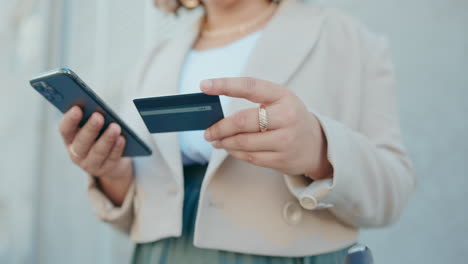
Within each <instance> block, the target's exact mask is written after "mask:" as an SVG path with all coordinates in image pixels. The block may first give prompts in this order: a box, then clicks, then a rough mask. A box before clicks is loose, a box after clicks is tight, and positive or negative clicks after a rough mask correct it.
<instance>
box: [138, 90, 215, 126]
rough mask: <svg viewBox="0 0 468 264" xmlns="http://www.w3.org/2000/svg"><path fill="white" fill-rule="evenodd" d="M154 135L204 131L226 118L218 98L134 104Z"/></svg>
mask: <svg viewBox="0 0 468 264" xmlns="http://www.w3.org/2000/svg"><path fill="white" fill-rule="evenodd" d="M133 103H134V104H135V106H136V108H137V109H138V112H139V113H140V115H141V117H142V118H143V121H144V122H145V125H146V127H147V128H148V130H149V132H151V133H165V132H179V131H190V130H205V129H207V128H208V127H210V126H211V125H213V124H214V123H216V122H218V121H219V120H221V119H223V118H224V114H223V109H222V108H221V103H220V100H219V96H217V95H207V94H204V93H195V94H182V95H171V96H161V97H152V98H141V99H135V100H133Z"/></svg>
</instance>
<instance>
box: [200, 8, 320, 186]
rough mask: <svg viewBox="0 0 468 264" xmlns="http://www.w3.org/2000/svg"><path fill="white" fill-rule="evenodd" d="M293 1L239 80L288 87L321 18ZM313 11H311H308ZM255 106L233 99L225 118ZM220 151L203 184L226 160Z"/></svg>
mask: <svg viewBox="0 0 468 264" xmlns="http://www.w3.org/2000/svg"><path fill="white" fill-rule="evenodd" d="M307 7H308V8H304V4H302V3H299V2H298V1H296V0H290V1H284V2H283V3H282V4H281V5H280V7H279V9H278V11H277V14H276V15H275V16H274V17H273V18H272V20H271V21H270V23H269V24H268V25H267V27H266V28H265V29H264V31H263V33H262V36H261V37H260V39H259V40H258V42H257V44H256V47H255V48H254V49H253V51H252V55H251V56H250V58H249V61H248V63H247V66H246V68H245V69H244V72H243V75H242V77H247V76H249V77H254V78H258V79H262V80H268V81H271V82H273V83H277V84H280V85H284V86H287V84H288V81H289V80H290V78H291V77H292V76H293V75H294V73H295V71H297V70H298V69H299V67H300V65H301V63H302V62H303V61H304V60H305V58H306V57H307V56H308V54H309V53H310V52H311V51H312V49H313V47H314V45H315V43H316V41H317V39H318V37H319V35H320V31H321V28H322V23H323V15H321V12H320V11H321V10H320V8H319V7H316V6H314V7H313V8H310V7H311V6H310V4H308V6H307ZM311 11H312V12H311ZM252 107H258V105H257V104H254V103H252V102H250V101H247V100H244V99H238V98H232V101H231V103H230V105H229V107H228V109H226V110H225V114H226V116H229V115H232V114H233V113H235V112H237V111H239V110H240V109H245V108H252ZM227 156H228V153H227V152H226V151H225V150H223V149H215V150H214V151H213V154H212V156H211V159H210V163H209V165H208V168H207V172H206V176H205V181H206V182H209V180H210V179H211V177H212V175H213V174H214V172H215V171H216V170H217V169H218V168H219V166H220V165H221V164H222V163H223V161H224V160H225V159H226V158H227Z"/></svg>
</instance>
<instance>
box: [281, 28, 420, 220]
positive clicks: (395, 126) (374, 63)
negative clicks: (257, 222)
mask: <svg viewBox="0 0 468 264" xmlns="http://www.w3.org/2000/svg"><path fill="white" fill-rule="evenodd" d="M361 40H362V45H361V46H362V51H361V52H362V53H361V54H364V55H363V66H362V68H363V69H362V72H363V82H362V83H363V87H362V88H361V100H362V101H361V106H360V107H361V116H360V120H361V122H360V125H359V126H358V129H356V130H353V129H351V128H349V127H347V126H345V125H344V124H342V123H340V122H338V121H337V120H334V119H332V118H330V117H327V116H324V115H322V114H320V113H318V112H314V114H315V115H316V116H317V118H318V120H319V122H320V123H321V125H322V128H323V130H324V134H325V136H326V139H327V142H328V160H329V162H330V163H331V164H332V166H333V169H334V172H333V178H332V179H327V180H319V181H313V182H312V181H311V180H308V179H306V177H304V176H292V175H285V176H284V177H285V180H286V184H287V186H288V188H289V189H290V191H291V192H292V194H293V195H294V196H296V197H297V198H298V199H299V202H300V204H301V205H302V207H304V208H305V209H309V210H314V209H320V208H329V210H330V211H331V212H332V213H333V214H334V215H335V216H336V217H337V218H338V219H340V220H341V221H342V222H344V223H346V224H348V225H351V226H354V227H378V226H385V225H388V224H390V223H393V222H394V221H396V220H397V219H398V218H399V216H400V214H401V212H402V210H403V208H404V206H405V205H406V203H407V201H408V199H409V197H410V194H411V192H412V191H413V189H414V187H415V183H416V177H415V175H414V171H413V167H412V164H411V162H410V160H409V158H408V156H407V154H406V152H405V149H404V147H403V144H402V140H401V135H400V127H399V120H398V113H397V107H396V91H395V78H394V70H393V64H392V61H391V54H390V51H389V48H388V45H387V42H386V40H385V39H384V38H382V37H377V36H375V35H373V34H371V33H370V32H368V31H366V30H362V31H361ZM356 106H358V104H356Z"/></svg>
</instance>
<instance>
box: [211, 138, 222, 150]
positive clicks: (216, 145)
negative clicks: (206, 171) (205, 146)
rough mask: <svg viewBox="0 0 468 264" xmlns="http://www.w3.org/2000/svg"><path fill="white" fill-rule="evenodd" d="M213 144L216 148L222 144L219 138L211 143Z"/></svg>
mask: <svg viewBox="0 0 468 264" xmlns="http://www.w3.org/2000/svg"><path fill="white" fill-rule="evenodd" d="M211 145H213V147H214V148H219V147H220V146H221V145H220V143H219V140H216V141H215V142H213V143H211Z"/></svg>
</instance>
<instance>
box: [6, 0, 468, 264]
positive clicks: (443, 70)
mask: <svg viewBox="0 0 468 264" xmlns="http://www.w3.org/2000/svg"><path fill="white" fill-rule="evenodd" d="M316 2H322V3H324V4H326V5H328V6H336V7H339V8H342V9H344V10H346V11H347V12H349V13H351V14H353V15H355V16H356V17H358V18H359V19H360V20H362V21H364V22H365V23H366V24H367V25H368V26H369V27H370V28H371V29H372V30H374V31H376V32H380V33H383V34H385V35H387V36H388V38H389V40H390V42H391V44H392V46H393V52H394V60H395V64H396V69H397V74H398V79H399V86H398V92H399V103H400V113H401V123H402V130H403V136H404V140H405V142H406V145H407V147H408V150H409V152H410V155H411V157H412V158H413V161H414V163H415V166H416V169H417V172H418V176H419V185H418V187H417V190H416V193H415V195H414V196H413V199H412V200H411V202H410V204H409V206H408V208H407V210H406V211H405V213H404V215H403V216H402V219H401V221H400V222H399V223H398V224H396V225H394V226H392V227H390V228H386V229H381V230H366V231H363V232H362V236H361V241H362V242H364V243H367V244H369V245H370V246H371V247H372V249H373V250H374V253H375V257H376V259H377V261H378V263H462V262H464V260H465V259H468V253H467V252H466V249H468V242H467V241H468V239H466V238H465V236H466V235H467V234H468V227H467V223H468V210H467V209H466V205H465V204H464V198H465V197H464V196H466V194H468V191H467V189H468V180H467V179H468V177H467V176H468V173H467V171H468V165H467V163H468V162H467V161H468V140H466V139H465V136H466V135H467V134H468V133H467V132H468V119H467V118H466V117H465V115H466V113H468V105H467V104H466V101H467V99H468V89H466V88H468V87H466V86H467V83H468V34H467V33H466V29H464V27H466V26H467V25H468V16H466V13H467V12H468V2H467V1H466V0H447V1H435V0H426V1H422V0H413V1H409V2H408V1H403V0H395V1H370V0H355V1H344V0H322V1H316ZM0 6H2V8H1V9H0V82H1V83H2V85H1V86H0V92H1V94H2V96H0V111H1V113H3V115H2V117H0V120H1V122H0V128H1V129H0V138H1V140H2V143H3V144H2V147H3V148H2V151H1V153H0V263H52V264H53V263H127V262H128V259H129V256H130V254H131V247H132V245H131V243H129V242H128V240H127V239H126V238H125V237H123V236H122V235H120V234H118V233H116V232H115V231H113V230H112V229H110V228H109V227H108V226H106V225H104V224H102V223H99V222H98V221H97V220H96V219H95V217H94V216H93V212H92V211H91V208H90V207H89V204H88V201H87V197H86V179H85V177H84V175H83V173H82V172H80V171H79V170H78V169H77V168H75V167H74V166H73V165H72V164H71V163H70V162H69V161H68V158H67V156H66V153H65V151H64V148H63V146H62V142H61V139H60V137H59V135H58V131H57V122H58V120H59V119H60V115H59V114H58V113H57V112H56V110H55V109H53V108H52V107H50V106H49V105H47V104H46V103H45V102H44V101H43V100H42V99H41V98H40V97H39V96H38V95H37V94H35V93H34V91H32V89H31V88H30V87H29V86H28V83H27V81H28V79H29V78H30V76H31V75H32V74H34V73H37V72H40V71H43V70H46V69H50V68H53V67H57V66H68V67H70V68H72V69H74V70H75V71H76V72H77V73H78V74H79V75H80V76H82V77H83V79H85V80H86V82H87V83H89V84H90V86H91V87H93V89H95V90H96V91H97V92H98V93H99V94H100V95H101V96H102V97H104V98H105V100H106V101H108V102H109V103H110V104H111V105H115V103H116V102H117V100H118V98H119V93H118V91H119V87H120V86H121V83H122V82H123V81H124V79H125V78H124V77H123V76H124V73H125V72H126V71H127V70H128V68H129V67H131V66H132V63H133V62H134V60H135V58H136V57H138V56H140V55H141V54H142V53H143V52H144V50H146V49H147V48H148V47H149V46H151V44H152V43H154V42H156V41H159V40H160V39H162V38H164V37H165V36H168V35H170V34H171V29H172V28H173V25H174V21H173V19H172V18H167V17H164V16H162V15H161V14H160V13H159V12H156V11H155V10H153V8H152V7H151V1H150V0H141V1H125V0H80V1H78V0H15V1H13V0H0ZM25 112H26V113H27V114H25Z"/></svg>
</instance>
